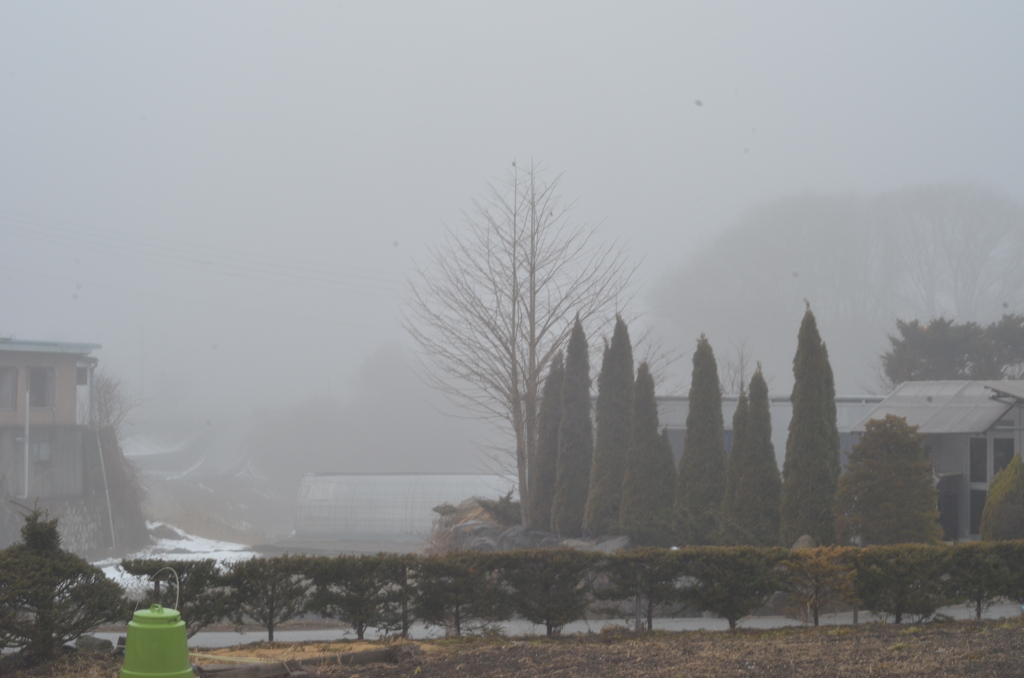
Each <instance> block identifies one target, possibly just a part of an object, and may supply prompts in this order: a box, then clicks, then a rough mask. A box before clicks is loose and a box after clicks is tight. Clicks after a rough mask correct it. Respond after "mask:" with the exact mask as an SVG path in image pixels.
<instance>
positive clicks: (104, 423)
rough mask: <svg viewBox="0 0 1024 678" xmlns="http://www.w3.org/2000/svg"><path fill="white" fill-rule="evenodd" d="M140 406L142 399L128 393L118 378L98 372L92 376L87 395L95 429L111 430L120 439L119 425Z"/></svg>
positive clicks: (101, 371)
mask: <svg viewBox="0 0 1024 678" xmlns="http://www.w3.org/2000/svg"><path fill="white" fill-rule="evenodd" d="M141 404H142V399H141V398H140V397H138V396H136V395H133V394H131V393H129V392H128V389H127V387H126V386H125V385H124V382H123V381H121V378H120V377H116V376H114V375H112V374H108V373H107V372H104V371H103V370H98V371H97V372H96V374H94V375H93V380H92V388H91V390H90V395H89V406H90V407H91V408H92V423H93V425H94V426H96V427H97V428H107V427H109V428H112V429H114V434H115V435H116V436H117V438H118V439H120V438H121V424H122V423H123V422H124V418H125V417H127V416H128V413H129V412H131V411H132V410H134V409H135V408H136V407H138V406H139V405H141Z"/></svg>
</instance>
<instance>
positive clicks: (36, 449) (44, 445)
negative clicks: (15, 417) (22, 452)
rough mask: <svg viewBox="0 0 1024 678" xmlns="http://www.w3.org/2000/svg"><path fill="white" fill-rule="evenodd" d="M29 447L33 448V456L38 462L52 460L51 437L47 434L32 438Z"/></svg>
mask: <svg viewBox="0 0 1024 678" xmlns="http://www.w3.org/2000/svg"><path fill="white" fill-rule="evenodd" d="M29 448H30V449H31V450H32V458H33V459H35V460H36V461H38V462H46V461H50V451H51V450H50V439H49V438H48V437H46V436H42V437H36V438H35V439H34V440H30V442H29Z"/></svg>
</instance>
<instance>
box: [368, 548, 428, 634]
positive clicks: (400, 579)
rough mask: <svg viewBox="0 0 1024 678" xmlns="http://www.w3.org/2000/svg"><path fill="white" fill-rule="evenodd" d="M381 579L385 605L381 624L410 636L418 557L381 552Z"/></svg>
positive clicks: (383, 627)
mask: <svg viewBox="0 0 1024 678" xmlns="http://www.w3.org/2000/svg"><path fill="white" fill-rule="evenodd" d="M378 557H379V558H380V566H381V581H382V583H383V585H384V589H383V595H382V597H383V605H382V607H381V613H380V622H379V626H378V627H379V628H380V629H382V630H384V631H385V632H388V633H391V632H394V631H397V632H398V633H399V634H400V635H401V636H402V637H403V638H408V637H409V627H410V626H411V625H412V622H413V619H414V618H415V617H414V615H413V604H414V600H413V599H414V596H415V583H414V581H413V577H414V576H415V574H416V568H417V563H418V562H419V558H418V557H417V556H415V555H413V554H411V553H381V554H380V555H379V556H378Z"/></svg>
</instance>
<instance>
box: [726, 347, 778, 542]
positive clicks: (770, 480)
mask: <svg viewBox="0 0 1024 678" xmlns="http://www.w3.org/2000/svg"><path fill="white" fill-rule="evenodd" d="M743 450H744V452H743V459H744V463H743V471H742V472H741V473H740V476H739V480H738V482H737V483H736V497H737V498H738V500H737V501H736V503H735V505H734V508H733V514H732V515H733V521H734V524H735V525H736V526H738V527H740V528H741V529H742V530H743V534H744V537H745V543H747V544H751V545H753V546H774V545H775V544H778V543H779V501H780V495H781V493H782V478H781V477H780V476H779V464H778V462H777V461H775V446H774V445H772V415H771V412H770V411H769V409H768V384H767V382H765V380H764V374H762V372H761V365H760V364H758V366H757V371H755V372H754V376H753V377H752V378H751V379H750V404H749V412H748V414H747V422H746V434H745V436H744V442H743Z"/></svg>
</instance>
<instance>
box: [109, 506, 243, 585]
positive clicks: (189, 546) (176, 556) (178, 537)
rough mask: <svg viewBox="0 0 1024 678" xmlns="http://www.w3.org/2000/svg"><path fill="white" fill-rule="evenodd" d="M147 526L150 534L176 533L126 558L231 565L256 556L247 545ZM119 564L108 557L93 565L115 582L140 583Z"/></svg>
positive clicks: (165, 526)
mask: <svg viewBox="0 0 1024 678" xmlns="http://www.w3.org/2000/svg"><path fill="white" fill-rule="evenodd" d="M146 527H147V528H148V529H149V531H150V532H152V531H154V530H159V532H160V533H161V534H163V535H169V534H173V535H175V536H173V537H172V536H163V537H161V538H160V539H157V540H156V542H154V543H153V544H150V545H149V546H147V547H146V548H144V549H142V550H141V551H137V552H135V553H132V554H129V555H127V556H125V558H126V559H128V560H131V559H133V558H160V559H163V560H205V559H207V558H213V559H214V560H216V561H217V562H218V563H228V562H234V561H236V560H246V559H248V558H252V557H253V556H255V555H257V553H256V552H255V551H252V550H250V548H249V547H248V546H246V545H245V544H235V543H234V542H229V541H218V540H216V539H206V538H204V537H197V536H196V535H194V534H189V533H187V532H185V531H184V530H180V529H178V528H177V527H174V526H173V525H168V524H167V523H160V522H148V521H147V522H146ZM120 562H121V558H107V559H105V560H100V561H97V562H94V563H93V565H95V566H96V567H98V568H100V569H101V570H103V573H104V574H105V575H107V577H108V578H110V579H113V580H114V581H116V582H117V583H119V584H121V585H122V586H125V587H128V586H130V585H134V584H137V578H136V577H133V576H131V575H128V574H126V573H125V572H124V571H123V570H121V568H120V567H119V566H118V565H119V563H120Z"/></svg>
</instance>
